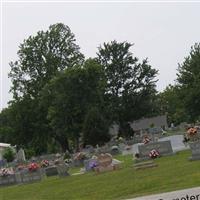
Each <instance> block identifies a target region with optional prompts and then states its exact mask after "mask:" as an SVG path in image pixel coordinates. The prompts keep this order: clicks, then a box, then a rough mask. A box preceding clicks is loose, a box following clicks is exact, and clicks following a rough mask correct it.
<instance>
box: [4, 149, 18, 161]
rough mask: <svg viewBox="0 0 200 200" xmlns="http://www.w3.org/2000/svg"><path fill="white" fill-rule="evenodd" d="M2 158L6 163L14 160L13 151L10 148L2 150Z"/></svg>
mask: <svg viewBox="0 0 200 200" xmlns="http://www.w3.org/2000/svg"><path fill="white" fill-rule="evenodd" d="M3 158H4V159H6V160H7V162H12V161H13V160H14V158H15V153H14V151H13V150H12V149H11V148H10V147H7V148H6V149H5V150H4V153H3Z"/></svg>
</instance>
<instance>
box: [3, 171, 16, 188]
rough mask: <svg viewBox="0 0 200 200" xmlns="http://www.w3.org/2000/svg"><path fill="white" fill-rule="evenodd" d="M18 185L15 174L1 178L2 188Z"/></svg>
mask: <svg viewBox="0 0 200 200" xmlns="http://www.w3.org/2000/svg"><path fill="white" fill-rule="evenodd" d="M13 184H16V178H15V174H11V175H8V176H0V186H6V185H13Z"/></svg>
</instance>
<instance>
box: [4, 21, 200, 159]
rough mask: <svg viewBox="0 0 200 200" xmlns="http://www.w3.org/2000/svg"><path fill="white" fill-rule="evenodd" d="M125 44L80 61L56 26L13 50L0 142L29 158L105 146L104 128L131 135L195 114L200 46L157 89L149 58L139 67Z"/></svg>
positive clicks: (68, 36) (66, 31)
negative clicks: (145, 120) (151, 122)
mask: <svg viewBox="0 0 200 200" xmlns="http://www.w3.org/2000/svg"><path fill="white" fill-rule="evenodd" d="M132 46H133V45H132V44H130V43H128V42H117V41H115V40H114V41H111V42H108V43H103V44H102V45H101V46H99V48H98V49H97V54H96V57H94V58H89V59H85V57H84V55H83V54H82V53H81V52H80V48H79V46H78V45H77V44H76V43H75V36H74V34H73V33H72V32H71V30H70V28H69V27H68V26H66V25H64V24H61V23H58V24H54V25H51V26H50V27H49V29H48V30H47V31H46V32H45V31H39V32H38V33H37V34H36V35H35V36H30V37H29V38H28V39H25V40H24V41H23V43H22V44H20V46H19V50H18V53H17V54H18V60H17V61H15V62H11V63H10V67H11V71H10V73H9V77H10V78H11V80H12V87H11V90H10V91H11V92H12V94H13V99H12V101H10V103H9V106H8V107H7V108H5V109H3V110H2V112H1V113H0V141H1V142H7V143H11V144H16V145H17V146H18V147H23V148H25V150H26V152H27V154H29V155H37V154H42V153H46V152H49V153H51V152H56V151H60V150H62V151H66V150H71V149H72V148H74V149H77V150H78V147H79V145H80V144H79V143H80V138H82V143H83V144H84V145H87V144H90V145H96V144H99V145H102V144H104V143H105V142H107V141H109V139H110V135H109V133H108V130H109V127H110V126H111V125H112V124H113V123H117V124H119V126H120V132H119V134H120V135H121V136H123V137H130V136H131V134H133V133H132V131H131V129H130V126H129V123H128V122H130V121H133V120H137V119H139V118H141V117H150V116H155V115H159V114H166V113H167V114H168V118H169V122H173V123H175V124H178V123H180V122H181V121H194V120H198V119H199V116H200V109H199V108H200V101H199V93H200V89H199V86H200V45H199V44H196V45H195V46H194V47H192V50H191V52H190V55H189V56H188V57H187V58H186V59H185V61H184V63H183V64H181V65H179V67H178V74H177V83H176V84H175V85H174V86H168V87H167V88H166V89H165V91H163V92H161V93H158V92H157V91H156V82H157V79H156V76H157V74H158V71H157V70H156V69H154V68H153V67H152V66H151V65H150V64H149V63H148V60H147V59H144V60H142V61H139V59H138V58H137V57H135V56H134V55H133V53H132V52H131V51H130V48H131V47H132Z"/></svg>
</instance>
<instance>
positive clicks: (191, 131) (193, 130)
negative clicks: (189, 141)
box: [187, 127, 197, 136]
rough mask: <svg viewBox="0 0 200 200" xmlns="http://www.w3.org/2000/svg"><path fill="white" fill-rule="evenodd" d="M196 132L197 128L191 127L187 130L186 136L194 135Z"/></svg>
mask: <svg viewBox="0 0 200 200" xmlns="http://www.w3.org/2000/svg"><path fill="white" fill-rule="evenodd" d="M196 134H197V128H194V127H191V128H189V129H188V130H187V135H188V136H195V135H196Z"/></svg>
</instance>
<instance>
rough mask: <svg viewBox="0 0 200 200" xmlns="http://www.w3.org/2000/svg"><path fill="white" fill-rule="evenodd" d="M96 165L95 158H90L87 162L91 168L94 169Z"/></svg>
mask: <svg viewBox="0 0 200 200" xmlns="http://www.w3.org/2000/svg"><path fill="white" fill-rule="evenodd" d="M97 166H98V162H97V160H92V161H91V162H90V163H89V167H90V168H91V169H94V168H95V167H97Z"/></svg>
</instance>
